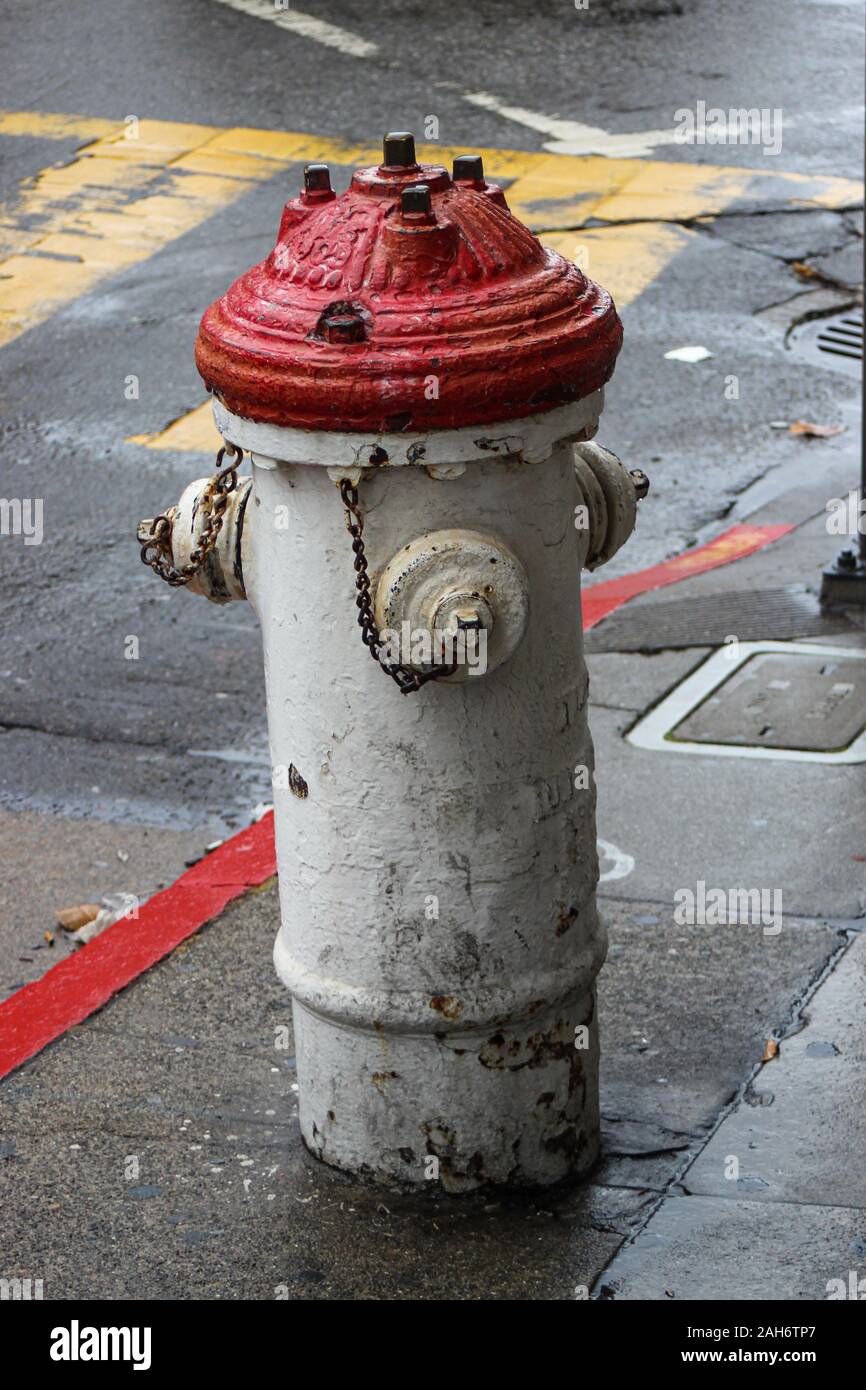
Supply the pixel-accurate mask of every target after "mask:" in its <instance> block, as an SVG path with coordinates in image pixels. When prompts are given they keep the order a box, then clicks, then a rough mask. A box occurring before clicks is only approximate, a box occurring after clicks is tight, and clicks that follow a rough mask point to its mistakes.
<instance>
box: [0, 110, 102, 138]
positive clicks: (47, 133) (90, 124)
mask: <svg viewBox="0 0 866 1390" xmlns="http://www.w3.org/2000/svg"><path fill="white" fill-rule="evenodd" d="M116 129H117V121H104V120H99V119H98V118H94V117H91V116H64V115H61V114H59V113H51V112H47V111H0V135H30V136H34V137H35V138H37V139H40V140H89V139H93V140H96V139H98V138H99V137H100V136H101V135H108V134H109V132H110V131H112V130H116Z"/></svg>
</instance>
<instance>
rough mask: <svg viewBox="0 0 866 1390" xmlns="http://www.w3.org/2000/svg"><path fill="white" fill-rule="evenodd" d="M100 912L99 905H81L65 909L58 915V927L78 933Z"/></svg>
mask: <svg viewBox="0 0 866 1390" xmlns="http://www.w3.org/2000/svg"><path fill="white" fill-rule="evenodd" d="M99 912H100V907H99V903H79V905H78V907H64V908H61V910H60V911H59V912H58V913H57V925H58V926H59V927H62V928H63V930H64V931H78V928H79V927H84V926H86V925H87V923H88V922H92V921H93V919H94V917H98V916H99Z"/></svg>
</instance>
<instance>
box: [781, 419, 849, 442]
mask: <svg viewBox="0 0 866 1390" xmlns="http://www.w3.org/2000/svg"><path fill="white" fill-rule="evenodd" d="M788 433H789V434H802V435H805V436H806V438H807V439H813V438H814V439H832V438H833V435H834V434H844V433H845V426H844V425H813V424H810V422H809V421H808V420H795V421H794V423H793V425H789V426H788Z"/></svg>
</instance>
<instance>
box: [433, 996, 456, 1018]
mask: <svg viewBox="0 0 866 1390" xmlns="http://www.w3.org/2000/svg"><path fill="white" fill-rule="evenodd" d="M430 1008H431V1009H435V1010H436V1012H437V1013H440V1014H441V1015H442V1017H443V1018H448V1019H452V1020H453V1019H456V1018H459V1017H460V1015H461V1014H462V1012H463V1004H462V1003H461V1001H460V1000H459V999H455V997H454V995H453V994H434V995H433V998H432V999H431V1000H430Z"/></svg>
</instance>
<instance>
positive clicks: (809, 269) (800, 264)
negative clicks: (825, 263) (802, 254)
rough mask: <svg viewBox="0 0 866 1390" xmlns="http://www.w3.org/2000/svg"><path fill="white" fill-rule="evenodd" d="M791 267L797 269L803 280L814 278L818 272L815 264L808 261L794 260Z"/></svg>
mask: <svg viewBox="0 0 866 1390" xmlns="http://www.w3.org/2000/svg"><path fill="white" fill-rule="evenodd" d="M791 269H792V270H794V271H796V273H797V274H798V275H799V277H800V279H801V280H814V278H815V276H816V275H817V274H818V272H817V270H815V268H814V266H811V265H809V264H808V263H807V262H806V261H792V262H791Z"/></svg>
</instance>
